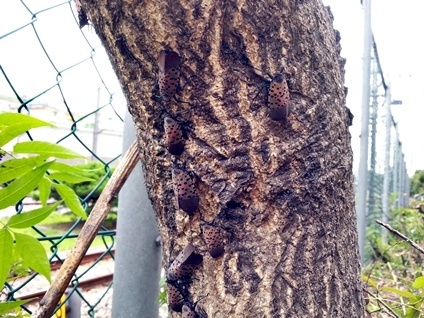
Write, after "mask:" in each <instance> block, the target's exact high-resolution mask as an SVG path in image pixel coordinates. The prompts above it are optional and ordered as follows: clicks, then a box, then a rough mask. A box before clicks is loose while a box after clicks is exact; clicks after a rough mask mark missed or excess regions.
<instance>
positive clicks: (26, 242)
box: [14, 232, 50, 282]
mask: <svg viewBox="0 0 424 318" xmlns="http://www.w3.org/2000/svg"><path fill="white" fill-rule="evenodd" d="M14 235H15V241H16V244H15V245H16V249H17V251H18V253H19V255H20V256H21V257H22V265H24V266H28V267H30V268H31V269H33V270H35V271H37V272H38V273H40V274H41V275H43V276H44V277H45V278H47V280H48V281H49V282H50V262H49V259H48V257H47V253H46V251H45V249H44V247H43V245H41V243H40V242H39V241H38V240H37V239H35V238H33V237H32V236H30V235H27V234H22V233H16V232H15V233H14Z"/></svg>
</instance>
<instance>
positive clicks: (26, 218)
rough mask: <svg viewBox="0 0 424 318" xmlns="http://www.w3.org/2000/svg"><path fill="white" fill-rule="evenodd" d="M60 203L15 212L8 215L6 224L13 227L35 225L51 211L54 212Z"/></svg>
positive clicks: (21, 227)
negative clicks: (18, 212) (19, 212)
mask: <svg viewBox="0 0 424 318" xmlns="http://www.w3.org/2000/svg"><path fill="white" fill-rule="evenodd" d="M61 203H62V201H59V202H56V203H54V204H51V205H48V206H45V207H42V208H39V209H35V210H32V211H29V212H24V213H21V214H15V215H13V216H11V217H10V219H9V222H7V225H8V226H9V227H11V228H15V229H23V228H27V227H31V226H33V225H36V224H38V223H40V222H41V221H43V220H44V219H45V218H46V217H48V216H49V215H50V214H51V213H52V212H54V211H55V210H56V209H57V207H58V206H59V205H60V204H61Z"/></svg>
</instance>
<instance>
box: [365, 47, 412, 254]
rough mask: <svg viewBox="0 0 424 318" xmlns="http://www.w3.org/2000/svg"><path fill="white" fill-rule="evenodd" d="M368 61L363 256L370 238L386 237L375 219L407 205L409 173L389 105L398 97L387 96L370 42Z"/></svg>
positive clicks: (385, 217) (368, 249)
mask: <svg viewBox="0 0 424 318" xmlns="http://www.w3.org/2000/svg"><path fill="white" fill-rule="evenodd" d="M372 53H373V54H372V61H371V90H370V91H371V96H370V118H369V149H368V171H369V173H368V184H367V193H368V195H367V246H366V259H369V258H370V256H371V254H372V253H373V248H374V247H373V246H372V245H373V244H374V243H373V242H375V238H377V237H380V238H381V240H382V241H383V242H385V241H386V240H387V238H386V236H385V235H386V234H387V231H385V230H382V228H381V226H379V225H377V224H376V223H375V221H376V220H382V221H383V222H385V223H387V222H389V221H390V215H391V213H392V212H394V211H396V210H397V209H400V208H405V207H408V205H409V193H410V191H409V187H410V185H409V177H408V173H407V169H406V162H405V156H404V153H403V152H402V142H401V140H400V137H399V133H398V129H397V124H396V122H395V119H394V118H393V116H392V113H391V106H392V105H394V104H401V101H395V100H392V99H391V95H390V87H389V86H388V85H387V84H386V83H385V80H384V75H383V72H382V69H381V65H380V62H379V58H378V52H377V48H376V46H375V45H374V49H373V50H372Z"/></svg>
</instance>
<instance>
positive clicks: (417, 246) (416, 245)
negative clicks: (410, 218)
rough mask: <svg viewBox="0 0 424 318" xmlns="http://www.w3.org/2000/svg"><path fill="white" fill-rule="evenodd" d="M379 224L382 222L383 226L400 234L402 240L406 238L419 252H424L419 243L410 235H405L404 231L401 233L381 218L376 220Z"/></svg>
mask: <svg viewBox="0 0 424 318" xmlns="http://www.w3.org/2000/svg"><path fill="white" fill-rule="evenodd" d="M375 222H377V223H378V224H380V225H381V226H383V227H385V228H386V229H388V230H389V231H390V232H392V233H394V234H396V235H397V236H399V237H400V238H401V239H402V240H404V241H405V242H407V243H409V245H411V246H412V247H414V248H415V249H416V250H418V251H419V252H421V253H422V254H424V249H423V248H422V247H421V246H419V245H418V244H417V243H415V242H414V241H413V240H411V239H410V238H409V237H407V236H406V235H403V234H402V233H400V232H399V231H398V230H395V229H394V228H392V227H391V226H390V225H388V224H385V223H383V222H381V221H379V220H377V221H375Z"/></svg>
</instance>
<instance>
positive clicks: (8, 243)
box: [0, 228, 13, 287]
mask: <svg viewBox="0 0 424 318" xmlns="http://www.w3.org/2000/svg"><path fill="white" fill-rule="evenodd" d="M12 253H13V237H12V234H10V232H9V230H8V229H6V228H2V229H1V230H0V287H3V285H4V282H5V281H6V278H7V276H8V275H9V272H10V268H11V266H12V262H13V258H12Z"/></svg>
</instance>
